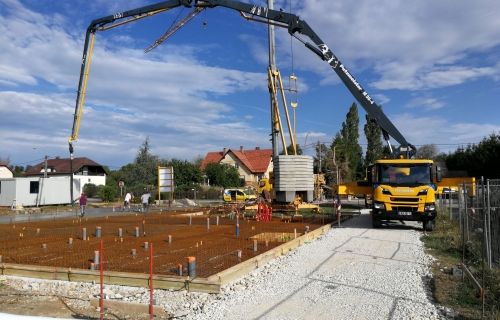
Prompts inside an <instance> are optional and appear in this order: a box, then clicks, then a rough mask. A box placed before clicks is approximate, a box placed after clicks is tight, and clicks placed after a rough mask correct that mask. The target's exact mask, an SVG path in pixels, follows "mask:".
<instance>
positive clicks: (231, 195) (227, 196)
mask: <svg viewBox="0 0 500 320" xmlns="http://www.w3.org/2000/svg"><path fill="white" fill-rule="evenodd" d="M256 199H257V196H256V195H255V194H253V193H251V190H243V189H237V188H233V189H225V190H224V201H225V202H247V201H255V200H256Z"/></svg>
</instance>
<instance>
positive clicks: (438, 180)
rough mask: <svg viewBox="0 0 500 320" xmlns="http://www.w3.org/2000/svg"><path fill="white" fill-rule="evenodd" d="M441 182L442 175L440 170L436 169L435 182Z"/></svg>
mask: <svg viewBox="0 0 500 320" xmlns="http://www.w3.org/2000/svg"><path fill="white" fill-rule="evenodd" d="M441 180H443V174H442V173H441V168H440V167H436V181H437V182H441Z"/></svg>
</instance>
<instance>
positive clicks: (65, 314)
mask: <svg viewBox="0 0 500 320" xmlns="http://www.w3.org/2000/svg"><path fill="white" fill-rule="evenodd" d="M202 213H206V212H203V211H198V212H196V213H186V212H168V213H166V212H152V213H147V214H142V213H128V214H125V215H123V216H110V217H100V218H99V217H96V218H84V219H76V218H73V219H58V220H50V221H38V222H28V223H11V224H4V225H0V255H1V262H3V263H17V264H28V265H43V266H55V267H64V268H69V267H71V268H80V269H89V268H90V267H91V264H92V263H94V261H93V259H94V255H95V251H96V250H99V247H100V242H101V239H102V240H103V246H104V259H103V266H104V270H110V271H111V270H112V271H124V272H138V273H148V271H149V250H147V249H145V246H146V245H145V243H146V242H147V243H148V246H150V244H151V243H152V244H153V245H154V247H153V249H154V254H153V261H154V264H153V265H154V273H155V274H163V275H177V272H178V265H179V264H182V265H183V272H187V270H186V267H187V265H186V257H188V256H195V257H196V259H197V270H196V271H197V275H198V276H200V277H208V276H209V275H212V274H215V273H217V272H219V271H222V270H224V269H227V268H229V267H231V266H233V265H236V264H238V263H240V262H242V261H244V260H247V259H250V258H252V257H254V256H256V255H259V254H261V253H263V252H265V251H267V250H270V249H272V248H274V247H276V246H278V245H281V244H282V243H283V242H286V241H288V240H291V239H293V237H294V236H295V232H296V233H297V236H300V235H301V234H302V233H303V232H305V230H306V229H308V230H311V231H312V230H314V229H316V228H318V227H320V226H322V225H324V224H325V223H327V222H328V221H327V219H326V217H325V216H321V215H314V216H309V217H304V218H302V219H300V220H297V221H292V222H289V221H288V220H285V219H283V220H282V219H280V218H273V221H270V222H258V221H255V219H253V218H252V217H243V215H242V216H241V217H238V218H236V217H235V216H232V215H227V214H220V215H218V216H219V217H218V218H217V215H214V214H212V215H207V214H202ZM207 219H208V220H209V223H210V226H209V227H207V225H208V222H207ZM217 221H218V225H217ZM236 224H238V225H239V230H240V233H239V236H238V237H237V236H236ZM97 227H100V230H101V231H100V232H101V237H97V233H98V231H97V229H98V228H97ZM83 228H85V229H86V234H87V239H86V240H84V239H83V237H82V236H83ZM119 228H121V229H122V230H121V235H122V236H121V237H120V236H119V232H120V231H119ZM136 232H138V235H139V237H137V234H136ZM169 236H171V239H172V241H171V242H170V243H169ZM70 238H71V240H70ZM254 240H257V243H258V250H257V251H254ZM70 242H71V243H70ZM132 249H135V252H136V254H135V256H133V255H132V254H131V253H132ZM238 251H240V252H241V253H240V255H238ZM240 256H241V257H240ZM123 310H127V312H126V313H124V312H123ZM0 312H6V313H13V314H22V315H37V316H51V317H61V318H69V319H73V318H76V319H78V318H80V319H93V318H95V319H99V310H98V308H97V306H96V305H95V301H94V303H93V304H91V301H89V300H80V299H78V300H77V299H74V298H69V297H56V296H36V295H33V294H31V293H23V292H21V291H18V290H16V289H14V288H11V287H9V286H8V285H6V284H5V282H2V281H0ZM168 317H169V316H168V315H166V314H163V315H161V316H157V317H155V319H163V318H165V319H166V318H168ZM106 318H107V319H149V315H148V314H147V310H145V312H135V313H134V312H131V311H130V308H128V307H123V306H121V307H120V306H115V307H114V308H113V307H110V308H109V309H107V313H106Z"/></svg>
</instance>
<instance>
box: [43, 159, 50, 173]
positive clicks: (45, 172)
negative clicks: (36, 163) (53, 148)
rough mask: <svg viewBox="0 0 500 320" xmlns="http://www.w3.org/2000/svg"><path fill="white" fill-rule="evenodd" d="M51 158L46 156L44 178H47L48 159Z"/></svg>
mask: <svg viewBox="0 0 500 320" xmlns="http://www.w3.org/2000/svg"><path fill="white" fill-rule="evenodd" d="M48 158H49V156H45V163H44V169H43V177H44V178H47V159H48Z"/></svg>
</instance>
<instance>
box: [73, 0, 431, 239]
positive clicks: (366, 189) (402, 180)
mask: <svg viewBox="0 0 500 320" xmlns="http://www.w3.org/2000/svg"><path fill="white" fill-rule="evenodd" d="M180 6H184V7H191V8H194V11H193V12H192V13H191V14H190V16H189V17H188V18H189V19H190V18H192V17H193V16H194V15H196V14H197V13H198V12H200V11H201V10H203V9H205V8H214V7H225V8H229V9H232V10H236V11H238V12H240V14H241V15H242V17H243V18H245V19H247V20H251V21H257V22H262V23H266V24H272V25H274V26H278V27H283V28H286V29H287V30H288V32H289V33H290V35H291V36H293V37H295V38H296V39H297V40H299V41H300V42H301V43H303V44H304V45H305V46H306V47H307V48H308V49H309V50H311V51H312V52H313V53H315V54H316V55H317V56H318V57H319V58H320V59H322V60H323V61H326V62H327V63H328V64H329V66H330V68H331V69H332V70H333V71H334V72H335V73H336V74H337V75H338V77H339V78H340V79H341V81H342V82H343V83H344V85H345V86H346V87H347V89H348V90H349V91H350V92H351V94H352V95H353V96H354V97H355V98H356V100H357V101H358V102H359V103H360V104H361V106H362V107H363V108H364V110H365V111H366V112H367V113H368V115H369V117H370V118H372V119H374V120H375V121H376V122H377V124H378V125H379V126H380V128H381V129H382V134H383V137H384V140H385V141H386V142H387V144H388V146H389V148H390V149H391V151H392V152H393V154H394V159H386V160H378V161H376V162H375V163H374V165H373V166H371V168H370V171H369V179H368V181H367V184H366V185H364V186H361V185H356V190H351V189H352V188H354V187H355V186H354V185H350V186H339V192H344V193H345V194H347V193H350V192H351V191H352V192H356V193H359V192H360V190H361V191H362V193H364V194H365V195H369V197H370V198H371V199H372V203H373V205H372V206H373V208H372V209H373V213H372V217H373V224H374V226H379V224H380V221H381V220H391V219H395V220H417V221H422V222H423V225H424V228H425V229H426V230H431V229H432V228H433V225H434V223H433V221H434V218H435V217H436V206H435V202H436V192H437V187H436V183H437V182H439V181H440V180H441V176H440V172H439V169H438V168H436V166H435V165H434V164H433V162H432V161H431V160H415V159H413V157H414V155H415V152H416V148H415V147H414V146H413V145H412V144H410V143H408V141H407V140H406V139H405V138H404V137H403V135H402V134H401V133H400V132H399V130H398V129H397V128H396V127H395V126H394V124H393V123H392V122H391V121H390V120H389V119H388V118H387V116H386V115H385V114H384V113H383V111H382V109H381V108H380V107H379V106H378V105H377V104H376V103H375V101H374V100H373V99H372V97H371V96H370V95H369V94H368V93H367V92H366V91H365V89H364V88H363V87H362V86H361V85H360V83H359V82H358V81H357V80H356V79H355V78H354V76H353V75H352V74H351V73H350V72H349V71H348V70H347V68H346V67H345V66H344V64H342V62H341V61H340V60H339V59H338V58H337V57H336V56H335V55H334V54H333V52H332V51H331V50H330V48H329V47H328V46H327V45H326V44H325V43H324V42H323V41H322V40H321V38H320V37H319V36H318V35H317V34H316V33H315V32H314V31H313V30H312V29H311V27H310V26H309V25H308V24H307V23H306V22H305V21H304V20H301V19H300V18H299V17H298V16H296V15H294V14H291V13H287V12H284V11H281V10H279V11H278V10H273V9H269V8H266V7H261V6H256V5H252V4H248V3H244V2H239V1H233V0H167V1H162V2H159V3H156V4H152V5H148V6H144V7H140V8H137V9H133V10H128V11H124V12H117V13H115V14H112V15H109V16H105V17H102V18H99V19H95V20H93V21H92V22H91V23H90V25H89V26H88V28H87V32H86V37H85V44H84V49H83V58H82V65H81V71H80V78H79V83H78V91H77V97H76V105H75V113H74V120H73V129H72V133H71V136H70V138H69V151H70V159H73V152H74V147H73V142H75V141H76V140H77V138H78V133H79V127H80V121H81V117H82V109H83V105H84V99H85V94H86V88H87V80H88V76H89V70H90V60H91V56H92V48H93V45H94V38H95V34H96V32H97V31H105V30H109V29H111V28H114V27H118V26H121V25H124V24H126V23H129V22H133V21H136V20H139V19H142V18H146V17H149V16H152V15H155V14H158V13H162V12H165V11H167V10H169V9H172V8H175V7H180ZM186 21H187V19H186V20H185V21H184V22H183V23H182V24H179V25H178V26H177V27H176V28H174V30H172V32H170V34H171V33H173V32H175V31H177V29H179V28H180V27H182V25H183V24H184V23H185V22H186ZM167 36H168V35H166V36H165V37H164V38H160V39H159V40H157V41H156V42H155V45H154V46H156V45H158V44H159V43H161V42H162V41H163V40H165V38H166V37H167ZM301 36H304V37H307V38H309V40H310V41H312V42H308V41H307V40H306V39H303V37H301ZM154 46H153V47H154ZM390 137H392V138H393V139H394V140H395V141H397V142H398V143H399V144H400V146H399V148H395V149H394V150H393V148H392V145H391V143H390V141H389V139H390ZM70 161H72V160H70ZM70 165H71V164H70ZM71 185H73V182H71ZM349 188H351V189H349ZM70 189H71V191H73V188H70ZM71 198H72V200H73V195H71Z"/></svg>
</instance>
